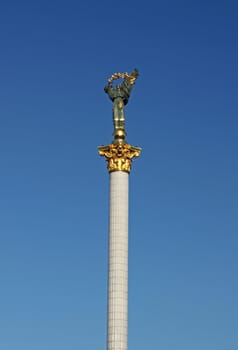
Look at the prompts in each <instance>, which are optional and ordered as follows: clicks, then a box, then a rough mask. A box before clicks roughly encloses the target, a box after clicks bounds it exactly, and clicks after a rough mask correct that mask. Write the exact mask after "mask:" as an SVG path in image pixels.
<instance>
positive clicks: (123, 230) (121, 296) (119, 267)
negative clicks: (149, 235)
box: [107, 171, 129, 350]
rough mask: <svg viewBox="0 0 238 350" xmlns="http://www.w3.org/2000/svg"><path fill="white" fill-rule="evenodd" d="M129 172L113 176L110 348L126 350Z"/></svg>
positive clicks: (110, 243)
mask: <svg viewBox="0 0 238 350" xmlns="http://www.w3.org/2000/svg"><path fill="white" fill-rule="evenodd" d="M128 177H129V175H128V173H126V172H122V171H115V172H112V173H110V223H109V272H108V325H107V327H108V329H107V349H108V350H127V324H128Z"/></svg>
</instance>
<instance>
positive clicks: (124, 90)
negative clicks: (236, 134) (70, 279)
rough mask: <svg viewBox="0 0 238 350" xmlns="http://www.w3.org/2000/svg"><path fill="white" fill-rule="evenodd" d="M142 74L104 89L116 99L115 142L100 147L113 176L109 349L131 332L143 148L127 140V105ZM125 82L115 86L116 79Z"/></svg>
mask: <svg viewBox="0 0 238 350" xmlns="http://www.w3.org/2000/svg"><path fill="white" fill-rule="evenodd" d="M138 75H139V72H138V70H137V69H134V71H133V72H132V73H131V74H128V73H115V74H113V75H112V76H111V77H110V78H109V79H108V84H107V85H106V86H105V88H104V90H105V92H106V93H107V94H108V96H109V98H110V99H111V101H112V102H113V113H112V115H113V125H114V132H113V141H112V143H111V144H109V145H107V146H100V147H98V151H99V154H100V155H101V156H103V157H105V158H106V161H107V168H108V171H109V176H110V203H109V257H108V311H107V350H127V334H128V185H129V173H130V171H131V163H132V160H133V158H135V157H139V155H140V152H141V148H139V147H134V146H131V145H130V144H128V143H127V142H126V130H125V106H126V104H127V103H128V100H129V97H130V94H131V90H132V88H133V86H134V84H135V81H136V79H137V77H138ZM117 79H121V80H122V83H120V84H117V85H116V87H115V86H114V85H113V83H114V80H117Z"/></svg>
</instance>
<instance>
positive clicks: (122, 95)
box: [104, 69, 139, 135]
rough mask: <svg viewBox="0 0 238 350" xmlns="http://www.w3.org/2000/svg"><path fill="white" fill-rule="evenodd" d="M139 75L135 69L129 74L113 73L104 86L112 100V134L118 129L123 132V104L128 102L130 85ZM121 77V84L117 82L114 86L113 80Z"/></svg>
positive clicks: (131, 85)
mask: <svg viewBox="0 0 238 350" xmlns="http://www.w3.org/2000/svg"><path fill="white" fill-rule="evenodd" d="M138 75H139V72H138V70H137V69H134V70H133V72H132V73H131V74H128V73H114V74H113V75H112V76H111V77H110V78H109V79H108V84H107V85H106V86H105V88H104V91H105V92H106V93H107V94H108V96H109V98H110V99H111V100H112V102H113V125H114V135H116V134H117V132H118V131H119V130H121V132H124V134H125V111H124V110H125V108H124V107H125V105H126V104H127V103H128V100H129V97H130V93H131V90H132V87H133V85H134V83H135V81H136V79H137V77H138ZM120 78H121V79H123V82H122V84H117V86H116V88H114V86H113V80H116V79H120Z"/></svg>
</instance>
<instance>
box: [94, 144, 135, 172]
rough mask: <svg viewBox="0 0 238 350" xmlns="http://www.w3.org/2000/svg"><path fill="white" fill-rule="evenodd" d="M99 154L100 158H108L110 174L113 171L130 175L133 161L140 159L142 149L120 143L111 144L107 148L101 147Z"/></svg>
mask: <svg viewBox="0 0 238 350" xmlns="http://www.w3.org/2000/svg"><path fill="white" fill-rule="evenodd" d="M98 152H99V154H100V156H102V157H105V158H106V161H107V163H108V165H107V168H108V170H109V173H111V172H113V171H124V172H126V173H130V171H131V162H132V159H133V158H134V157H139V155H140V152H141V148H140V147H135V146H131V145H129V144H127V143H124V142H119V143H111V144H110V145H107V146H99V147H98Z"/></svg>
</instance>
